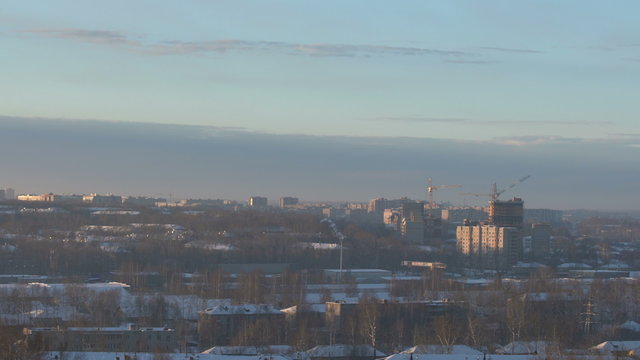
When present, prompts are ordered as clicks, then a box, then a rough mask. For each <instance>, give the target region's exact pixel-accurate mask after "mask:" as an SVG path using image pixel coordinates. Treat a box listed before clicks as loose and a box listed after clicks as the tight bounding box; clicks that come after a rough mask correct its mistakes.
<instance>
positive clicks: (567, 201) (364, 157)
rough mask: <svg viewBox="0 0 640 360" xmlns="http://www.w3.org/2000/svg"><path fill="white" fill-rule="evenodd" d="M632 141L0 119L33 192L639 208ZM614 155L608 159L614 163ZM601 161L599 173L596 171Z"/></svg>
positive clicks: (12, 159)
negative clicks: (429, 189)
mask: <svg viewBox="0 0 640 360" xmlns="http://www.w3.org/2000/svg"><path fill="white" fill-rule="evenodd" d="M635 145H637V144H636V143H635V142H629V141H626V142H620V143H618V142H608V143H605V142H582V141H577V140H575V139H560V138H556V139H553V140H550V141H548V142H535V141H533V142H526V141H523V142H521V143H518V142H513V141H504V139H498V140H496V141H476V142H471V141H461V140H446V139H428V138H410V137H402V138H399V137H350V136H310V135H278V134H268V133H262V132H253V131H248V130H239V129H229V128H219V127H211V126H209V127H207V126H184V125H166V124H148V123H132V122H106V121H86V120H84V121H77V120H75V121H74V120H63V119H27V118H16V117H6V116H4V117H0V151H2V153H4V154H5V156H4V157H3V161H2V163H3V166H2V169H3V172H2V173H3V175H2V178H1V179H0V186H6V187H13V188H15V189H16V190H17V191H18V192H32V193H46V192H55V193H74V192H75V193H90V192H98V193H114V194H122V195H146V196H157V197H169V194H172V196H173V198H224V199H233V200H238V201H242V200H246V199H247V198H248V197H249V196H253V195H262V196H266V197H268V198H269V199H270V200H271V201H274V200H275V199H277V198H279V197H281V196H297V197H299V198H300V199H301V200H302V201H367V200H369V199H372V198H376V197H386V198H399V197H401V196H409V197H411V198H414V199H424V198H425V192H424V190H425V187H426V185H427V178H429V177H431V178H433V182H434V184H461V185H463V188H461V189H453V190H441V191H438V192H436V193H435V200H436V201H449V202H452V203H454V204H458V205H463V204H464V203H465V201H466V204H468V205H484V204H485V203H486V200H487V199H486V198H477V197H473V196H466V197H465V196H462V195H460V193H488V192H489V191H490V186H491V184H492V183H493V182H497V183H498V187H499V188H502V187H507V186H508V185H509V184H510V183H512V182H513V181H515V180H517V179H518V178H521V177H523V176H525V175H531V178H530V179H528V180H527V181H526V182H524V183H522V184H520V185H519V186H517V187H515V188H514V189H512V190H510V191H507V192H505V193H504V195H503V196H502V197H503V198H510V197H512V196H519V197H522V198H523V199H524V201H525V205H526V207H529V208H556V209H578V208H584V209H596V210H636V209H638V207H637V205H636V201H635V199H634V198H633V196H628V194H627V193H632V192H633V191H634V189H635V186H636V183H635V181H633V179H637V178H638V176H639V175H640V169H639V168H638V167H636V166H634V165H635V163H636V155H637V154H636V152H637V148H634V147H632V146H635ZM612 159H615V161H611V160H612ZM594 169H599V171H594Z"/></svg>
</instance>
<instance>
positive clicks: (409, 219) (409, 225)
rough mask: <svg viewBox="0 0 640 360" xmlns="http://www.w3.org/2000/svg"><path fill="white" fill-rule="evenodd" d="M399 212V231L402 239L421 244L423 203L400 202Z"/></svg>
mask: <svg viewBox="0 0 640 360" xmlns="http://www.w3.org/2000/svg"><path fill="white" fill-rule="evenodd" d="M401 214H402V222H401V225H400V231H401V233H402V238H403V239H404V241H406V242H410V243H416V244H422V243H423V242H424V203H423V202H421V201H405V202H404V203H402V210H401Z"/></svg>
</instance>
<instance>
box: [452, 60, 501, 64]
mask: <svg viewBox="0 0 640 360" xmlns="http://www.w3.org/2000/svg"><path fill="white" fill-rule="evenodd" d="M445 62H447V63H449V64H471V65H489V64H496V63H497V61H492V60H461V59H454V60H446V61H445Z"/></svg>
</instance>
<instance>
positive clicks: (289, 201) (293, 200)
mask: <svg viewBox="0 0 640 360" xmlns="http://www.w3.org/2000/svg"><path fill="white" fill-rule="evenodd" d="M296 205H298V198H297V197H291V196H284V197H281V198H280V207H281V208H286V207H289V206H296Z"/></svg>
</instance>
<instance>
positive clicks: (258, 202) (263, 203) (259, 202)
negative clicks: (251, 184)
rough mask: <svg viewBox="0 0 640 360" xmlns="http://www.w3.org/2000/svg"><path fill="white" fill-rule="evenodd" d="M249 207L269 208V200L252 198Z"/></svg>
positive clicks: (261, 197) (257, 197) (260, 197)
mask: <svg viewBox="0 0 640 360" xmlns="http://www.w3.org/2000/svg"><path fill="white" fill-rule="evenodd" d="M247 205H249V206H251V207H261V208H264V207H267V198H266V197H263V196H252V197H250V198H249V200H248V201H247Z"/></svg>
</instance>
